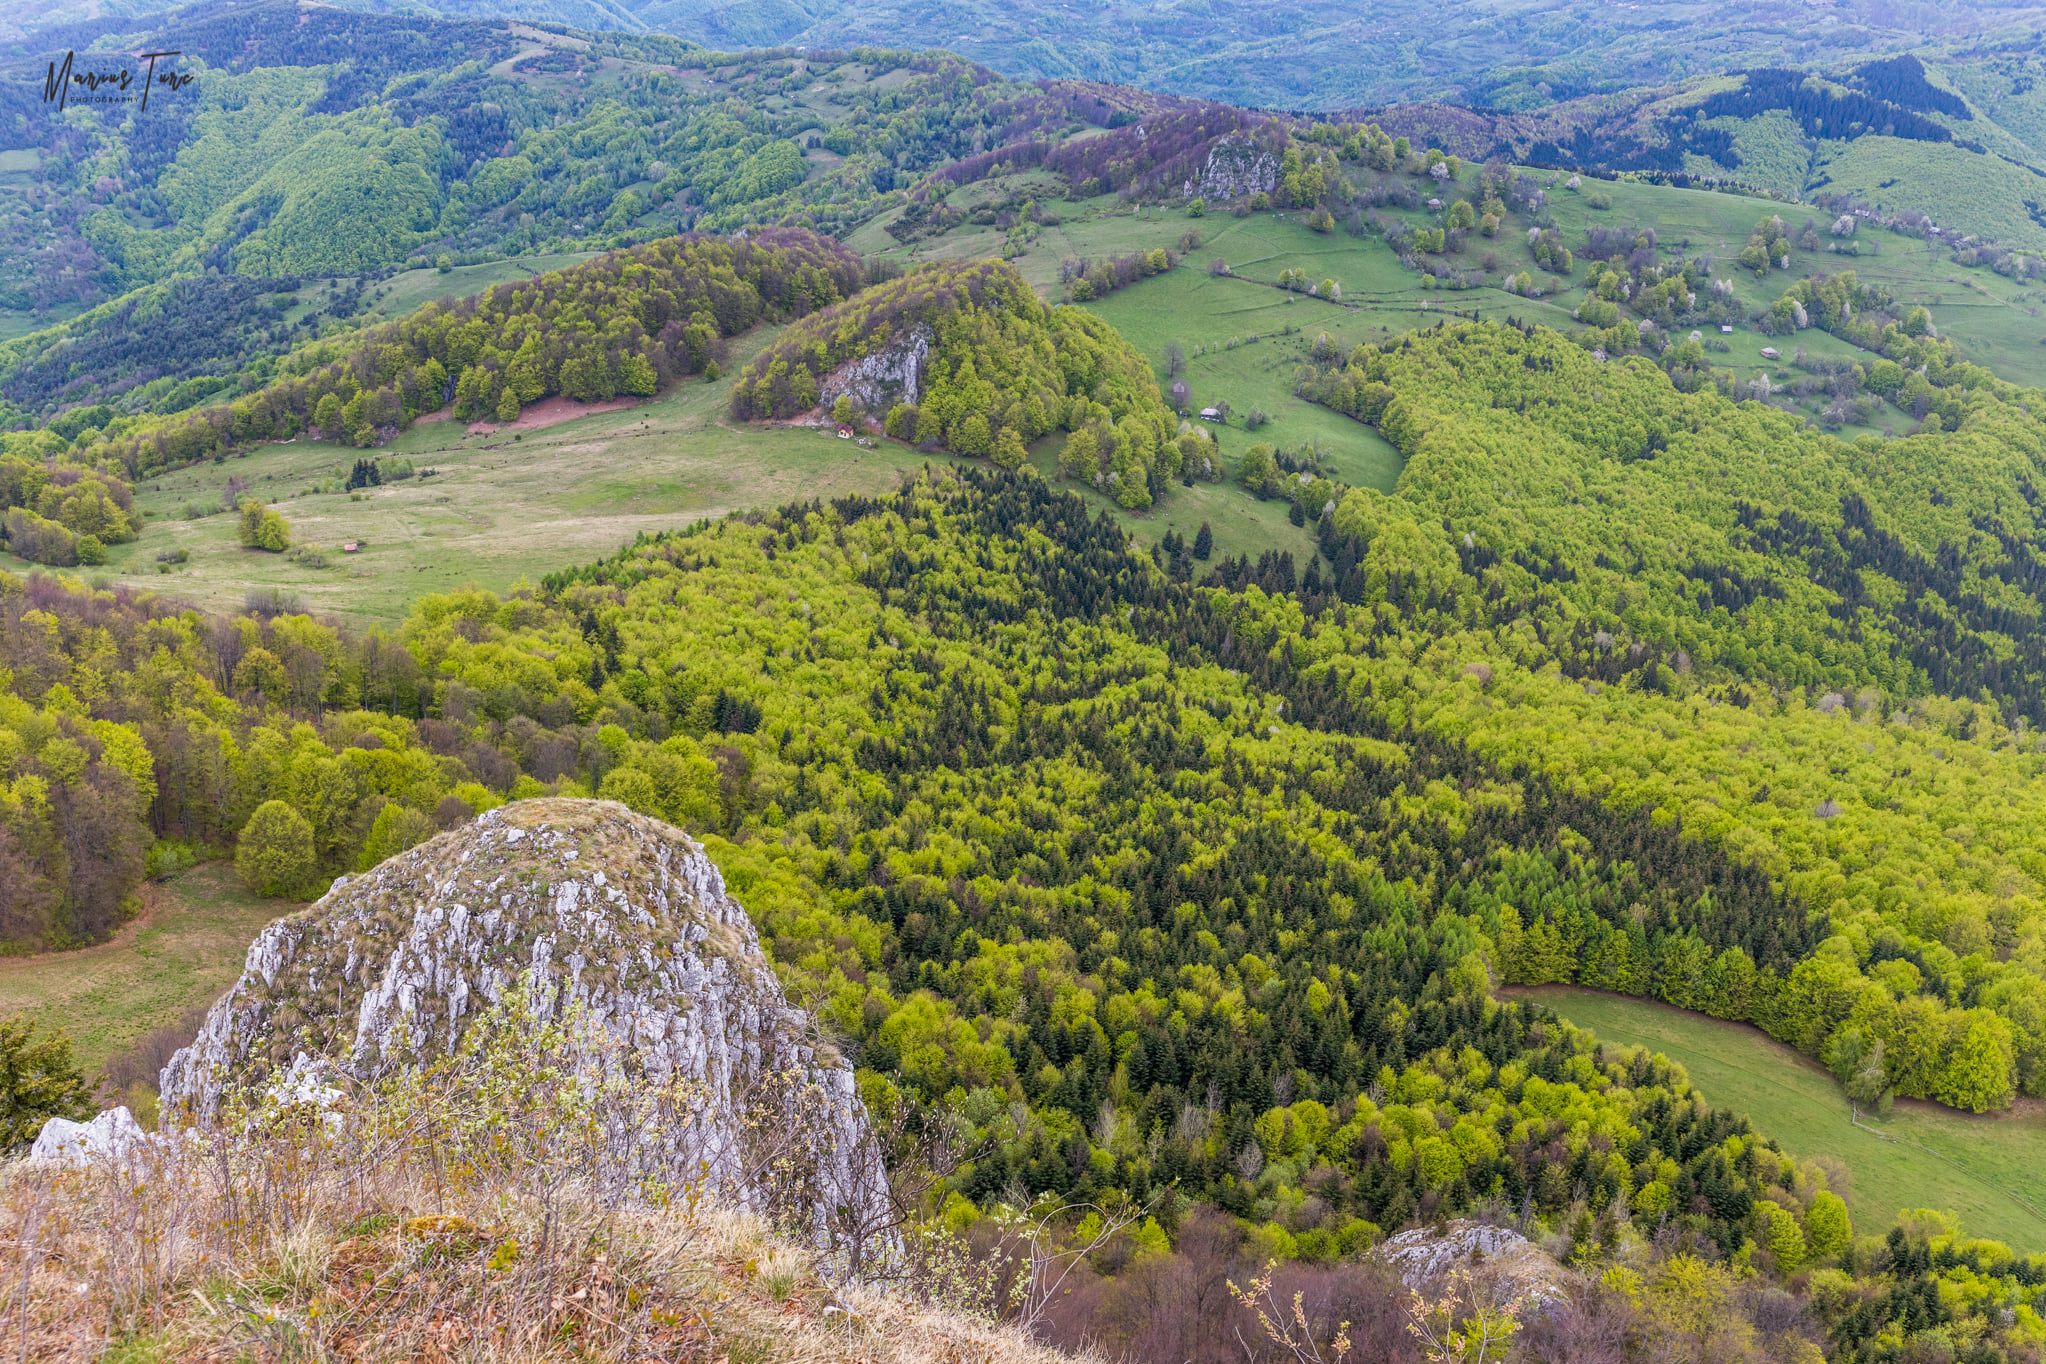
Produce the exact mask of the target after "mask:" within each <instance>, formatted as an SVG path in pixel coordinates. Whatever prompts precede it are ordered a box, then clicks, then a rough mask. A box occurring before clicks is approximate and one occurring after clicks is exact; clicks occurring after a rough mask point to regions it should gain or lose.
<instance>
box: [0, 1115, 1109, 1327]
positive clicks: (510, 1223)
mask: <svg viewBox="0 0 2046 1364" xmlns="http://www.w3.org/2000/svg"><path fill="white" fill-rule="evenodd" d="M218 1162H219V1156H218V1154H217V1153H208V1152H205V1151H203V1150H202V1149H201V1148H200V1147H199V1146H197V1145H196V1144H194V1145H192V1146H189V1147H187V1148H186V1149H184V1150H182V1151H179V1152H174V1153H170V1154H165V1153H161V1152H159V1153H157V1154H155V1155H153V1156H151V1157H149V1158H148V1159H146V1160H145V1161H144V1162H143V1163H142V1164H139V1165H137V1166H135V1167H133V1168H130V1169H128V1170H125V1171H121V1170H116V1169H114V1168H112V1167H109V1166H100V1167H96V1168H89V1169H81V1170H59V1169H52V1168H49V1167H35V1166H30V1165H28V1164H25V1163H22V1162H15V1163H13V1164H11V1165H9V1166H7V1167H6V1168H5V1169H4V1170H0V1222H4V1225H5V1226H6V1227H7V1228H9V1229H10V1230H9V1231H8V1232H7V1233H5V1234H4V1235H0V1360H35V1361H49V1362H50V1364H57V1362H58V1361H73V1360H77V1361H84V1360H97V1359H114V1360H122V1361H130V1362H131V1364H140V1362H141V1361H156V1360H192V1361H223V1362H225V1361H240V1360H251V1359H255V1360H299V1359H304V1360H347V1361H356V1360H361V1361H372V1360H374V1361H385V1360H389V1361H398V1360H426V1361H458V1360H459V1361H485V1360H489V1361H499V1360H514V1359H515V1360H530V1361H552V1360H560V1361H571V1360H573V1361H583V1362H585V1364H586V1362H587V1361H592V1360H617V1361H621V1362H622V1361H632V1364H639V1361H645V1360H674V1359H691V1360H696V1359H703V1360H713V1359H720V1360H726V1361H730V1362H731V1364H737V1362H738V1361H741V1360H744V1361H753V1362H755V1364H841V1362H850V1361H861V1362H862V1364H897V1362H898V1361H899V1362H900V1364H911V1361H916V1362H917V1364H927V1362H934V1361H935V1362H945V1361H954V1362H956V1364H1038V1362H1039V1361H1050V1360H1054V1359H1065V1358H1068V1357H1067V1356H1061V1355H1059V1354H1057V1353H1056V1352H1053V1351H1050V1350H1047V1349H1044V1348H1042V1347H1040V1346H1036V1345H1033V1344H1031V1343H1030V1342H1028V1341H1027V1340H1026V1339H1024V1337H1023V1336H1022V1335H1021V1334H1020V1333H1019V1332H1017V1331H1015V1330H1014V1329H1012V1328H1009V1327H1005V1326H1002V1325H999V1324H997V1323H995V1322H992V1321H988V1320H985V1319H980V1318H973V1317H969V1316H965V1315H962V1314H958V1313H952V1312H945V1311H937V1310H933V1309H930V1308H926V1307H922V1306H919V1305H917V1304H915V1303H913V1302H910V1301H908V1300H906V1299H904V1298H902V1297H899V1296H896V1295H893V1294H891V1293H888V1292H885V1291H881V1290H878V1289H875V1288H872V1287H867V1286H861V1285H856V1284H855V1285H835V1284H833V1282H832V1281H831V1276H830V1275H829V1274H828V1273H826V1272H824V1271H823V1268H822V1267H821V1266H820V1265H819V1263H818V1261H817V1259H816V1257H815V1256H813V1255H812V1254H811V1253H810V1252H808V1251H806V1250H804V1249H803V1248H801V1247H799V1246H796V1245H793V1244H790V1243H789V1242H787V1241H785V1240H783V1239H781V1238H779V1237H778V1236H777V1235H776V1233H775V1232H774V1231H773V1230H772V1229H771V1228H770V1227H768V1226H767V1225H766V1224H765V1223H763V1222H762V1221H761V1220H760V1219H758V1218H756V1217H753V1216H751V1215H749V1214H746V1213H742V1212H737V1211H733V1210H730V1209H722V1208H714V1207H709V1206H706V1205H697V1206H694V1207H685V1206H683V1205H680V1204H675V1205H670V1206H668V1207H650V1206H646V1205H638V1206H633V1207H625V1208H606V1207H602V1206H599V1205H598V1204H597V1203H596V1202H595V1201H593V1200H590V1199H587V1198H583V1197H578V1196H575V1195H574V1194H570V1195H569V1196H565V1197H561V1198H558V1199H555V1200H553V1201H552V1206H550V1207H548V1208H546V1209H544V1210H542V1209H541V1208H539V1207H536V1206H535V1205H534V1204H533V1203H532V1202H530V1201H529V1200H528V1199H526V1198H525V1197H524V1196H523V1194H522V1192H521V1191H520V1190H518V1189H516V1188H513V1187H505V1186H494V1185H491V1184H487V1183H478V1184H475V1185H473V1186H471V1187H468V1188H466V1189H465V1190H463V1191H462V1192H461V1193H460V1195H459V1196H458V1198H457V1200H456V1201H453V1202H449V1201H447V1198H446V1193H445V1191H444V1190H443V1191H442V1192H441V1193H439V1194H437V1193H436V1190H435V1189H434V1187H433V1186H432V1183H431V1181H430V1180H427V1179H423V1178H419V1177H417V1176H416V1175H413V1174H411V1173H409V1172H408V1173H399V1172H396V1171H383V1172H380V1171H379V1170H377V1169H376V1168H373V1167H370V1166H366V1165H365V1166H361V1167H358V1168H354V1169H347V1170H344V1169H342V1168H340V1167H338V1166H337V1167H335V1168H333V1169H332V1170H331V1171H330V1173H331V1174H332V1175H333V1176H336V1177H332V1178H321V1179H319V1180H317V1181H315V1182H314V1183H313V1184H311V1185H309V1186H306V1187H302V1188H300V1189H297V1190H295V1191H292V1193H291V1194H290V1195H288V1196H286V1197H285V1198H283V1199H282V1201H281V1202H280V1203H279V1204H278V1205H276V1206H257V1204H256V1200H255V1199H254V1198H253V1197H250V1196H248V1195H251V1194H253V1193H254V1192H255V1190H254V1189H252V1188H250V1187H248V1186H244V1188H243V1189H242V1191H241V1192H242V1193H243V1195H244V1196H243V1197H240V1198H236V1197H232V1196H229V1195H228V1193H227V1192H226V1191H225V1190H223V1188H222V1187H221V1186H220V1185H219V1183H218V1182H217V1180H216V1179H215V1177H214V1175H215V1171H216V1170H217V1169H218V1168H219V1165H218ZM233 1163H237V1164H238V1163H239V1162H238V1161H237V1162H233ZM209 1167H210V1168H209ZM284 1204H291V1205H294V1207H295V1212H296V1215H295V1216H291V1217H285V1218H280V1217H279V1216H278V1215H277V1214H280V1213H282V1212H284V1211H285V1209H284V1206H283V1205H284ZM543 1223H547V1224H548V1225H542V1224H543ZM543 1245H545V1246H551V1247H552V1248H551V1249H549V1250H546V1251H540V1250H538V1249H536V1248H537V1247H540V1246H543Z"/></svg>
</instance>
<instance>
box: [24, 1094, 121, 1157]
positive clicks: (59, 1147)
mask: <svg viewBox="0 0 2046 1364" xmlns="http://www.w3.org/2000/svg"><path fill="white" fill-rule="evenodd" d="M148 1140H149V1136H148V1134H147V1133H145V1132H144V1131H143V1130H142V1125H141V1124H140V1123H138V1122H136V1121H135V1115H134V1114H133V1113H130V1112H129V1111H128V1110H127V1108H126V1107H125V1106H123V1107H120V1108H109V1109H108V1110H106V1111H105V1112H104V1113H101V1114H100V1115H99V1116H98V1117H96V1118H94V1119H93V1120H92V1121H91V1122H73V1121H71V1119H69V1118H51V1119H50V1120H49V1121H48V1122H46V1123H44V1124H43V1130H42V1131H40V1132H38V1133H37V1134H36V1144H35V1146H34V1147H33V1148H31V1149H30V1151H29V1153H28V1158H29V1159H30V1160H35V1161H47V1162H49V1163H51V1164H53V1165H87V1164H90V1163H91V1162H93V1161H95V1160H121V1159H123V1158H124V1157H126V1156H127V1155H128V1154H129V1153H130V1152H132V1151H133V1150H135V1149H136V1147H138V1146H140V1145H141V1144H142V1143H143V1142H146V1141H148Z"/></svg>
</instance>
